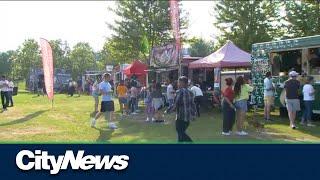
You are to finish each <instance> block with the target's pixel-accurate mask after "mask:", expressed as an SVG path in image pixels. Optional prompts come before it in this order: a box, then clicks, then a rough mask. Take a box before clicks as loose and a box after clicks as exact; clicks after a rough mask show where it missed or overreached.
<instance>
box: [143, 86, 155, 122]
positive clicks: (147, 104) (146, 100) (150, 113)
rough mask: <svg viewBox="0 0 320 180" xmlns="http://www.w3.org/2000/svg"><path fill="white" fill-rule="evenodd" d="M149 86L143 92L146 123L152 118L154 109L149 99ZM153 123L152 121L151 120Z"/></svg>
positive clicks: (150, 98)
mask: <svg viewBox="0 0 320 180" xmlns="http://www.w3.org/2000/svg"><path fill="white" fill-rule="evenodd" d="M151 91H152V89H151V86H149V87H148V88H146V90H145V98H144V103H145V108H146V109H145V113H146V116H147V119H146V122H150V121H151V120H152V118H153V116H154V108H153V106H152V97H151ZM153 121H154V119H153Z"/></svg>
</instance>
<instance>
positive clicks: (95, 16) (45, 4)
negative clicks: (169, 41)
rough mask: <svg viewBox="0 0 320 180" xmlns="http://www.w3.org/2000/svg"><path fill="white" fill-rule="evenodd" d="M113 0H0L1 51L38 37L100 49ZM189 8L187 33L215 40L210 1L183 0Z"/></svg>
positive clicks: (106, 34) (105, 33) (11, 48)
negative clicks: (80, 43) (84, 44)
mask: <svg viewBox="0 0 320 180" xmlns="http://www.w3.org/2000/svg"><path fill="white" fill-rule="evenodd" d="M114 5H115V2H113V1H42V2H41V1H0V20H1V26H0V52H2V51H7V50H15V49H17V48H18V47H19V46H20V45H21V44H22V43H23V42H24V40H25V39H28V38H33V39H36V40H39V38H40V37H42V38H45V39H48V40H53V39H61V40H63V41H65V40H66V41H67V42H68V44H69V46H70V47H73V46H74V45H75V44H76V43H78V42H88V43H89V44H90V45H91V47H93V49H94V50H95V51H99V50H101V49H102V47H103V44H104V42H105V39H106V38H107V37H110V36H111V34H112V32H111V31H110V29H108V26H107V22H112V21H113V20H114V19H115V18H116V16H115V15H114V14H113V13H112V12H110V11H108V7H114ZM182 5H183V8H184V9H185V10H186V11H187V12H189V25H190V27H189V29H188V30H187V35H188V36H189V37H202V38H204V39H207V40H214V39H215V36H214V32H215V31H216V30H215V28H214V27H213V22H214V17H213V16H212V15H211V14H212V12H213V6H214V2H213V1H183V2H182Z"/></svg>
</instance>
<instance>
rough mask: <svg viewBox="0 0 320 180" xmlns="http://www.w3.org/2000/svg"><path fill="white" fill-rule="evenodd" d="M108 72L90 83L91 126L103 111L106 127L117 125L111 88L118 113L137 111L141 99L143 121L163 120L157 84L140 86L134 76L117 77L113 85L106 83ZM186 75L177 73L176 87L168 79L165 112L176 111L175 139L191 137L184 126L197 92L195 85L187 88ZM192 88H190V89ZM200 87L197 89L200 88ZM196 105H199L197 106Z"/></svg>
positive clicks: (192, 112)
mask: <svg viewBox="0 0 320 180" xmlns="http://www.w3.org/2000/svg"><path fill="white" fill-rule="evenodd" d="M110 77H111V75H110V74H109V73H105V74H104V75H103V77H102V78H103V79H102V82H99V80H97V81H96V82H95V85H94V91H93V93H92V96H93V97H94V99H95V103H94V110H95V113H96V114H95V117H94V118H92V119H91V127H95V125H96V122H97V120H98V119H99V118H100V116H101V115H103V114H104V115H105V118H106V119H108V120H109V122H108V126H109V128H110V129H117V126H116V124H115V118H114V109H115V107H114V101H113V91H114V89H116V95H117V96H118V99H119V104H120V111H121V114H122V115H129V114H132V115H134V114H137V113H138V112H139V111H138V104H139V99H140V98H142V99H144V103H145V114H146V121H147V122H150V121H152V122H164V120H163V113H162V112H163V110H162V109H163V108H164V106H165V100H164V97H163V94H162V91H161V84H160V83H157V82H153V83H152V85H151V86H150V87H141V85H140V84H139V83H138V82H137V80H136V79H135V78H133V79H131V80H129V79H127V80H126V81H120V84H119V85H118V86H117V87H116V88H113V87H112V85H111V84H110V79H111V78H110ZM188 85H189V83H188V78H187V77H184V76H182V77H180V78H179V80H178V83H177V87H176V88H177V89H175V88H174V85H173V84H172V82H171V81H170V80H169V81H168V86H167V96H168V95H169V96H168V97H167V98H166V99H170V101H169V100H168V109H167V110H166V113H170V112H172V111H175V112H176V117H177V119H176V131H177V134H178V140H179V141H181V142H182V141H192V140H191V138H190V137H189V136H188V135H187V134H186V132H185V131H186V129H187V128H188V126H189V123H190V121H191V120H192V119H194V117H195V116H196V115H197V114H198V115H200V114H199V113H197V108H196V103H195V98H194V97H195V96H196V95H197V94H194V93H199V96H200V94H201V93H200V92H199V91H198V89H195V88H193V89H195V90H191V89H192V88H191V89H190V88H188ZM193 91H194V92H193ZM200 91H201V90H200ZM99 95H101V96H102V98H101V106H100V111H97V110H98V104H99V102H98V101H99V98H98V97H99ZM198 109H200V107H199V108H198Z"/></svg>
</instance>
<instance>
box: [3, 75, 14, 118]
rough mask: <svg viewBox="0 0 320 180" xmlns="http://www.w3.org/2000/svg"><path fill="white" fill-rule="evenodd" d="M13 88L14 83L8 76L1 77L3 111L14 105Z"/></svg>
mask: <svg viewBox="0 0 320 180" xmlns="http://www.w3.org/2000/svg"><path fill="white" fill-rule="evenodd" d="M13 88H14V83H13V81H12V80H11V79H10V78H7V77H6V76H1V77H0V91H1V104H2V111H3V112H4V111H7V110H8V107H13V97H12V96H13V95H14V94H13Z"/></svg>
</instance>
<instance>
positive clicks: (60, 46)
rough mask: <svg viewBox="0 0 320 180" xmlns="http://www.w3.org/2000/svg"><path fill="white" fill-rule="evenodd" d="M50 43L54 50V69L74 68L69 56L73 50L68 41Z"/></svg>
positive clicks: (59, 40)
mask: <svg viewBox="0 0 320 180" xmlns="http://www.w3.org/2000/svg"><path fill="white" fill-rule="evenodd" d="M49 43H50V45H51V48H52V56H53V66H54V68H61V69H66V70H70V69H71V68H72V64H71V62H70V60H69V58H68V56H69V54H70V51H71V50H70V47H69V45H68V43H67V41H64V42H62V41H61V39H58V40H51V41H50V42H49Z"/></svg>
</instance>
